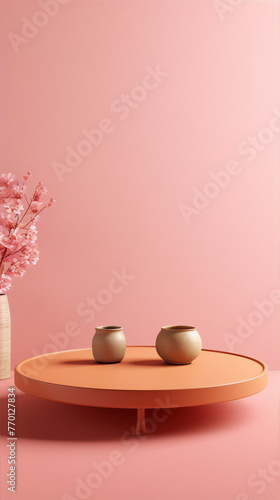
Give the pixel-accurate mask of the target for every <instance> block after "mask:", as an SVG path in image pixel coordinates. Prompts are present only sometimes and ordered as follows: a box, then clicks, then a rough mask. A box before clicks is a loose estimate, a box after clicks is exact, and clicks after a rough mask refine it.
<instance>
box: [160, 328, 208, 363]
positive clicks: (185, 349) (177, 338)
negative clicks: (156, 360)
mask: <svg viewBox="0 0 280 500" xmlns="http://www.w3.org/2000/svg"><path fill="white" fill-rule="evenodd" d="M201 348H202V342H201V337H200V335H199V333H198V332H197V331H196V329H195V327H194V326H185V325H171V326H163V327H162V328H161V331H160V332H159V334H158V336H157V338H156V350H157V353H158V355H159V356H160V357H161V358H162V359H163V360H164V361H165V362H166V363H168V364H171V365H187V364H189V363H191V362H192V361H193V360H194V359H195V358H197V356H198V355H199V354H200V352H201Z"/></svg>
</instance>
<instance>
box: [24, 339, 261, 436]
mask: <svg viewBox="0 0 280 500" xmlns="http://www.w3.org/2000/svg"><path fill="white" fill-rule="evenodd" d="M267 383H268V368H267V366H266V364H265V363H263V362H261V361H259V360H257V359H254V358H250V357H248V356H242V355H239V354H233V353H228V352H221V351H212V350H207V349H203V350H202V351H201V353H200V355H199V356H198V358H196V359H195V360H194V361H193V362H192V363H191V364H189V365H168V364H166V363H165V362H164V361H163V360H162V359H161V358H160V357H159V356H158V354H157V352H156V349H155V347H154V346H131V347H127V348H126V353H125V357H124V359H123V360H122V362H121V363H114V364H103V363H97V362H96V361H95V360H94V359H93V356H92V351H91V349H78V350H73V351H62V352H56V353H50V354H44V355H41V356H35V357H33V358H29V359H26V360H25V361H22V362H21V363H19V364H18V365H17V366H16V367H15V384H16V386H17V387H18V388H19V389H20V390H22V391H23V392H26V393H27V394H32V395H33V396H38V397H40V398H45V399H50V400H52V401H60V402H63V403H71V404H78V405H85V406H100V407H107V408H136V409H137V428H136V432H137V434H138V435H141V434H144V433H145V408H174V407H175V408H176V407H181V406H196V405H205V404H209V403H217V402H221V401H230V400H233V399H239V398H244V397H246V396H251V395H252V394H255V393H257V392H259V391H261V390H263V389H264V388H265V387H266V386H267Z"/></svg>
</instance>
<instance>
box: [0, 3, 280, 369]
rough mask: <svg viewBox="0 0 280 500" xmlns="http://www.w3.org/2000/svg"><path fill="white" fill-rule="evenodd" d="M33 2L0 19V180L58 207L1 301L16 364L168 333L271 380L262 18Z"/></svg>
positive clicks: (269, 14) (274, 262)
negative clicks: (34, 257) (29, 264)
mask: <svg viewBox="0 0 280 500" xmlns="http://www.w3.org/2000/svg"><path fill="white" fill-rule="evenodd" d="M57 1H58V0H57ZM232 3H234V2H232ZM236 3H237V2H236ZM45 4H47V2H44V0H43V1H42V2H41V4H40V2H38V1H37V0H25V1H22V0H2V1H1V4H0V5H1V14H2V16H1V61H2V74H1V108H2V112H1V137H2V143H1V165H2V171H4V172H9V171H11V172H13V173H15V174H17V175H18V176H21V175H23V174H24V173H25V172H26V171H27V170H30V171H31V172H32V173H33V176H32V178H31V181H30V191H29V192H30V193H31V191H32V189H31V186H33V185H35V183H37V182H38V181H39V180H41V181H42V182H43V183H44V184H45V185H46V186H47V188H48V194H49V195H50V196H53V197H54V198H55V199H56V203H55V205H54V206H53V207H52V208H51V209H50V210H49V211H48V213H46V214H44V216H42V218H41V220H40V221H39V223H38V229H39V238H38V242H39V248H40V251H41V255H40V261H39V264H38V265H37V266H36V267H35V268H32V269H29V270H28V272H27V274H26V275H25V276H24V277H23V278H22V279H21V280H20V279H15V280H14V281H13V286H12V289H11V292H10V293H9V300H10V306H11V313H12V321H13V330H12V338H13V347H12V349H13V366H14V364H15V363H17V362H19V361H20V360H22V359H24V358H27V357H30V356H32V355H36V354H38V353H41V352H47V351H50V350H52V349H54V348H55V350H58V349H64V348H65V349H74V348H83V347H87V346H90V344H91V338H92V335H93V333H94V329H95V326H97V325H102V324H121V325H123V327H124V330H125V333H126V337H127V343H128V344H131V345H133V344H154V342H155V337H156V335H157V333H158V331H159V329H160V327H161V325H164V324H173V323H183V324H193V325H195V326H197V329H198V331H199V332H200V334H201V337H202V340H203V345H204V347H205V348H213V349H219V350H232V351H236V352H241V353H244V354H247V355H251V356H255V357H259V358H261V359H263V360H264V361H266V362H267V363H268V365H269V368H271V369H277V368H279V358H278V354H277V352H278V340H277V338H278V330H279V314H277V309H279V305H278V304H279V302H280V300H279V271H278V261H279V258H278V251H279V250H278V241H279V238H278V236H279V235H278V233H279V228H278V212H279V194H278V189H277V182H278V179H277V177H278V162H279V130H280V103H279V97H278V87H279V65H278V56H279V53H278V46H279V15H278V6H277V2H242V3H240V4H239V5H236V6H235V7H231V10H228V11H226V12H224V13H222V14H220V16H219V15H218V13H217V11H216V10H215V8H214V4H213V3H212V2H210V1H207V2H195V1H185V2H167V1H154V2H152V1H151V2H144V1H131V2H127V1H121V0H119V1H116V0H114V1H106V0H104V1H103V2H100V1H94V0H92V1H86V0H71V1H69V2H67V1H66V0H64V2H63V1H62V0H60V3H59V4H58V3H56V4H52V6H53V7H51V6H50V4H48V5H49V7H48V8H49V9H53V10H49V11H48V12H49V13H46V12H45V15H44V14H43V15H42V12H43V8H42V5H45ZM45 9H46V7H45ZM38 12H41V14H38ZM22 18H26V19H27V20H29V22H30V21H32V25H33V28H32V25H30V24H29V25H28V23H27V22H26V19H25V20H23V19H22ZM252 19H253V22H252ZM33 23H35V28H34V24H33ZM36 24H37V28H36ZM39 24H41V25H42V26H41V27H39V26H38V25H39ZM43 25H44V26H43ZM27 26H29V27H27ZM11 33H15V34H16V35H20V36H22V37H23V38H21V39H20V38H16V37H15V36H14V35H11ZM26 36H28V37H29V38H27V37H26ZM157 67H158V68H159V69H160V72H163V75H161V76H160V74H159V75H158V76H156V77H153V76H147V75H148V74H150V75H151V73H152V72H153V71H155V69H156V68H157ZM147 68H149V69H147ZM143 85H144V87H143ZM145 87H146V88H145ZM127 94H129V95H130V98H129V99H130V101H129V103H130V104H124V103H121V101H122V100H123V99H126V97H125V95H127ZM121 105H122V106H123V107H122V108H120V106H121ZM277 110H278V111H277ZM122 118H123V119H122ZM105 119H107V121H106V122H104V120H105ZM102 121H103V122H102ZM100 122H102V124H101V127H102V126H103V132H104V126H105V127H107V129H106V131H107V132H108V133H103V136H102V135H101V134H100V132H99V133H95V137H96V138H97V137H99V145H92V146H91V149H92V151H91V152H90V147H89V143H82V142H81V141H82V140H85V139H86V137H85V135H84V134H83V132H82V131H83V130H84V129H86V130H87V131H89V130H91V129H96V128H98V127H99V126H100ZM67 146H70V147H71V148H74V149H75V150H76V151H77V147H78V150H79V152H80V156H79V157H78V156H76V163H77V164H78V163H79V164H78V165H77V166H76V167H71V168H70V167H69V165H70V164H69V158H68V165H67V164H66V154H67V151H66V148H67ZM83 148H84V149H83ZM88 153H90V154H88ZM81 155H84V156H81ZM72 161H73V158H72ZM55 162H60V163H61V164H64V165H66V167H67V171H65V172H64V173H63V174H61V176H60V177H61V179H60V180H59V178H58V175H57V173H56V172H55V169H54V165H56V163H55ZM72 165H73V164H72ZM226 169H227V172H228V173H225V172H226ZM65 170H66V169H65ZM218 171H223V173H222V174H220V177H219V181H218V180H217V178H216V181H214V180H213V179H214V177H215V174H214V173H213V172H218ZM211 172H212V174H211ZM217 182H220V184H221V183H224V184H223V187H221V186H220V187H219V186H218V184H217ZM211 183H212V184H211ZM201 193H204V195H203V196H202V195H201ZM191 206H192V207H194V208H195V210H194V213H191V212H190V210H191V209H190V207H191ZM123 269H124V270H125V271H124V274H126V275H128V276H129V278H127V281H125V279H123V281H122V282H120V281H118V282H117V281H114V280H113V281H112V278H114V276H115V274H116V273H121V272H122V270H123ZM132 278H133V279H132ZM104 290H106V291H104ZM108 290H109V291H108ZM277 290H278V292H277ZM88 298H90V299H91V301H90V304H89V303H88V304H87V300H88ZM267 300H269V302H267ZM94 301H95V302H94ZM263 301H266V302H265V303H263ZM260 303H262V304H263V305H262V306H261V305H260ZM262 307H265V309H262V311H260V308H262ZM94 308H95V309H94ZM244 322H245V323H244ZM241 324H242V325H243V326H242V327H241V326H240V325H241ZM65 331H66V333H65ZM61 332H64V334H63V335H59V333H61ZM228 334H230V335H232V336H233V337H230V336H229V335H228ZM55 344H56V346H55Z"/></svg>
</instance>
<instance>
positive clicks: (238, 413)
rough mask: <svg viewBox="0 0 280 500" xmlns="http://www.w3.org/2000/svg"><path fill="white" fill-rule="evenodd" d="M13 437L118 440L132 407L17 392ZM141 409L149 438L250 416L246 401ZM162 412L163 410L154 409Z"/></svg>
mask: <svg viewBox="0 0 280 500" xmlns="http://www.w3.org/2000/svg"><path fill="white" fill-rule="evenodd" d="M0 404H1V415H2V418H1V434H2V435H4V436H6V435H8V433H7V399H6V398H5V397H4V398H1V399H0ZM16 409H17V415H16V436H17V437H18V438H19V439H20V438H24V439H42V440H44V439H46V440H57V441H110V440H116V441H119V440H120V439H121V437H122V435H124V434H125V435H127V436H128V434H131V435H133V434H134V428H135V425H136V410H134V409H115V408H93V407H88V406H76V405H70V404H69V405H68V404H65V403H57V402H54V401H48V400H44V399H40V398H37V397H33V396H28V395H24V394H18V395H17V400H16ZM153 411H154V410H152V409H150V410H146V419H147V434H148V437H149V438H150V439H156V438H157V437H160V438H163V437H166V438H168V436H169V435H170V436H174V435H175V434H182V436H184V435H188V434H189V435H193V434H196V433H202V432H204V433H208V432H209V433H210V432H212V431H214V430H216V429H217V428H219V429H221V430H222V429H229V428H231V427H232V426H234V427H236V426H239V425H243V424H246V423H247V422H248V420H250V419H251V420H253V419H254V414H253V408H252V407H251V406H250V403H249V402H248V401H246V400H240V401H230V402H226V403H217V404H213V405H205V406H195V407H188V408H172V409H169V411H168V412H166V418H165V419H163V418H162V419H161V422H159V421H158V422H155V421H154V420H153ZM160 411H163V410H160Z"/></svg>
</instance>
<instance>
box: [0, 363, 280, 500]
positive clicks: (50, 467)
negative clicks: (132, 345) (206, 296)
mask: <svg viewBox="0 0 280 500" xmlns="http://www.w3.org/2000/svg"><path fill="white" fill-rule="evenodd" d="M12 384H13V380H12V379H10V380H7V381H4V382H2V383H1V417H2V418H1V434H2V436H1V440H2V443H1V450H2V452H1V500H6V499H10V498H17V499H18V500H78V499H79V500H86V499H95V500H101V499H102V500H188V499H189V500H256V499H258V500H279V499H280V453H279V385H280V372H276V371H272V372H270V374H269V385H268V387H267V388H266V389H265V390H264V391H263V392H261V393H259V394H256V395H255V396H251V397H249V398H246V399H243V400H239V401H234V402H228V403H220V404H216V405H209V406H204V407H193V408H181V409H175V410H172V411H171V412H170V414H167V413H166V414H165V413H164V412H163V411H162V413H158V415H157V416H158V417H159V418H158V419H160V420H163V421H162V422H156V421H155V419H154V417H153V415H154V414H153V410H148V411H147V413H146V415H147V417H148V421H147V423H148V432H149V434H148V436H147V437H144V438H136V437H134V436H133V435H132V434H131V431H133V429H132V428H133V427H134V425H135V418H136V411H134V410H115V409H102V408H88V407H77V406H71V405H66V404H60V403H54V402H51V401H45V400H40V399H38V398H35V397H31V396H27V395H25V394H23V393H22V392H21V391H19V390H17V393H16V394H17V399H16V435H17V438H18V439H17V442H16V457H17V462H16V474H17V475H16V484H17V485H16V493H12V492H9V491H8V490H7V485H6V479H7V476H6V474H7V472H8V467H9V466H8V456H9V453H8V447H7V446H6V444H7V442H8V441H7V437H8V436H7V388H8V387H10V386H11V385H12Z"/></svg>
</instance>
